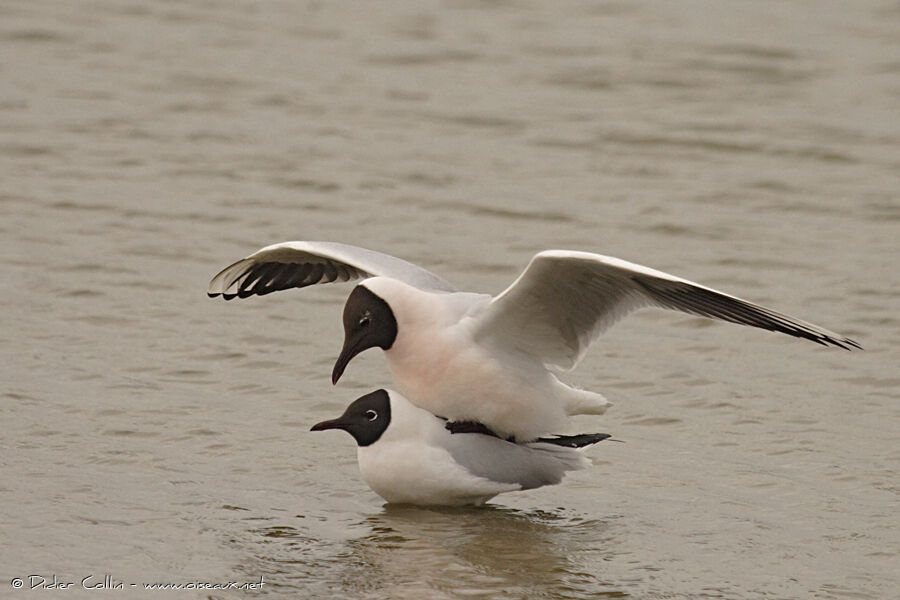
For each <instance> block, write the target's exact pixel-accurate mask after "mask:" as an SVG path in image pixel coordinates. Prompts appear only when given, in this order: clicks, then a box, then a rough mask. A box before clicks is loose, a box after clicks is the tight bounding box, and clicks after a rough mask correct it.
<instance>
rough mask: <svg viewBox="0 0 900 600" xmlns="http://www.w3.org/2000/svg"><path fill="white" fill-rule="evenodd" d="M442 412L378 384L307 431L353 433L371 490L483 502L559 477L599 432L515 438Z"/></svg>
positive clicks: (388, 495)
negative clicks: (468, 426) (454, 423)
mask: <svg viewBox="0 0 900 600" xmlns="http://www.w3.org/2000/svg"><path fill="white" fill-rule="evenodd" d="M446 425H447V421H446V419H441V418H439V417H436V416H434V415H433V414H431V413H429V412H428V411H426V410H423V409H421V408H418V407H417V406H413V405H412V404H411V403H410V402H409V400H407V399H406V398H404V397H403V396H402V395H400V394H398V393H397V392H394V391H390V390H377V391H375V392H372V393H370V394H366V395H365V396H363V397H361V398H359V399H357V400H355V401H354V402H353V403H351V404H350V406H348V407H347V410H346V411H344V414H342V415H341V416H340V417H338V418H337V419H332V420H330V421H323V422H321V423H317V424H316V425H313V427H312V431H323V430H326V429H343V430H344V431H346V432H348V433H349V434H350V435H352V436H353V438H354V439H355V440H356V443H357V445H358V448H357V459H358V460H359V472H360V475H362V478H363V481H365V482H366V484H367V485H368V486H369V487H370V488H372V490H373V491H374V492H375V493H376V494H378V495H379V496H381V497H382V498H384V499H385V500H387V501H388V502H396V503H401V504H427V505H462V504H476V505H478V504H484V503H485V502H486V501H487V500H490V499H491V498H493V497H494V496H496V495H497V494H501V493H503V492H514V491H518V490H531V489H534V488H539V487H542V486H545V485H554V484H557V483H559V482H560V481H562V478H563V476H564V475H565V473H566V471H572V470H575V469H582V468H584V467H585V466H587V465H588V464H589V462H588V461H587V460H586V459H585V458H584V456H582V454H581V452H579V451H578V448H584V447H586V446H590V445H592V444H596V443H597V442H599V441H601V440H604V439H606V438H608V437H609V435H608V434H605V433H593V434H582V435H577V436H562V437H554V438H546V439H544V438H541V439H539V440H537V441H535V442H529V443H524V444H516V443H514V442H510V441H506V440H501V439H500V438H498V437H496V436H493V435H490V434H487V433H451V432H450V431H449V430H448V428H447V427H446Z"/></svg>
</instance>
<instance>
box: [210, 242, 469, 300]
mask: <svg viewBox="0 0 900 600" xmlns="http://www.w3.org/2000/svg"><path fill="white" fill-rule="evenodd" d="M375 276H384V277H391V278H393V279H399V280H401V281H403V282H405V283H408V284H409V285H412V286H415V287H418V288H420V289H424V290H434V291H445V292H454V291H456V288H454V287H453V286H452V285H450V284H449V283H447V282H446V281H444V280H443V279H441V278H440V277H438V276H437V275H435V274H434V273H432V272H431V271H427V270H425V269H423V268H422V267H418V266H416V265H414V264H412V263H409V262H406V261H405V260H402V259H399V258H396V257H394V256H390V255H388V254H382V253H381V252H375V251H373V250H366V249H365V248H359V247H357V246H351V245H349V244H339V243H337V242H282V243H280V244H273V245H271V246H266V247H265V248H262V249H261V250H257V251H256V252H254V253H253V254H251V255H250V256H248V257H247V258H242V259H241V260H239V261H237V262H236V263H234V264H232V265H229V266H227V267H225V268H224V269H222V270H221V271H219V273H218V274H217V275H216V276H215V277H213V278H212V281H210V282H209V289H208V290H207V294H208V295H209V296H210V298H214V297H216V296H222V297H223V298H224V299H225V300H231V299H232V298H234V297H238V298H246V297H247V296H254V295H256V296H263V295H265V294H271V293H272V292H277V291H279V290H286V289H290V288H302V287H306V286H308V285H316V284H320V283H331V282H333V281H351V280H354V279H365V278H367V277H375Z"/></svg>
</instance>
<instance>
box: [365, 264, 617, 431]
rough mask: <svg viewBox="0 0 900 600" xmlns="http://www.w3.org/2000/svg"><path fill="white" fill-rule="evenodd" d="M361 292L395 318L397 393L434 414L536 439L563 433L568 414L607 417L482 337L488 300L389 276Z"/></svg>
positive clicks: (598, 400) (600, 404) (536, 362)
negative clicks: (367, 292)
mask: <svg viewBox="0 0 900 600" xmlns="http://www.w3.org/2000/svg"><path fill="white" fill-rule="evenodd" d="M361 285H364V286H365V287H366V288H367V289H369V290H371V291H372V292H373V293H374V294H375V295H377V296H378V297H380V298H383V299H385V301H386V302H387V303H388V304H389V305H390V307H391V309H392V310H393V313H394V315H395V318H396V319H397V337H396V339H395V340H394V343H393V344H392V345H391V347H390V349H388V350H385V351H384V356H385V358H386V359H387V363H388V367H389V368H390V371H391V375H392V377H393V379H394V384H395V386H396V387H397V388H398V389H399V390H400V392H401V393H402V394H403V395H404V396H406V397H407V398H411V399H414V402H415V404H416V405H417V406H420V407H421V408H424V409H425V410H426V411H428V412H430V413H433V414H436V415H441V416H444V417H447V418H449V419H452V420H454V421H468V420H471V421H478V422H480V423H484V424H485V425H487V426H488V427H490V428H491V429H493V430H494V431H496V432H497V433H498V434H499V435H501V436H503V437H509V436H513V437H515V438H516V439H520V440H531V439H534V438H536V437H538V436H539V435H543V434H546V433H551V432H552V433H560V432H563V431H565V430H566V424H567V416H568V415H572V414H602V413H603V412H604V411H605V410H606V408H607V406H608V405H609V403H608V402H607V401H606V399H604V398H603V396H601V395H600V394H595V393H592V392H586V391H583V390H577V389H575V388H572V387H569V386H567V385H565V384H564V383H562V382H560V381H559V379H557V378H556V376H555V375H554V374H553V373H552V372H551V371H549V370H548V369H547V368H546V367H545V366H544V364H543V363H542V362H541V360H540V357H538V356H535V355H534V354H531V353H528V352H515V351H513V352H510V351H508V350H507V349H503V348H494V347H492V346H491V342H492V340H491V339H489V338H488V339H486V338H484V337H479V332H480V328H481V327H482V326H483V323H482V320H481V319H482V318H483V316H484V314H485V312H486V311H488V310H489V306H490V303H491V297H490V296H488V295H486V294H484V295H483V294H461V293H459V294H447V293H442V292H429V291H425V290H420V289H418V288H415V287H413V286H410V285H407V284H405V283H402V282H399V281H397V280H394V279H390V278H386V277H375V278H372V279H368V280H366V281H365V282H363V283H362V284H361Z"/></svg>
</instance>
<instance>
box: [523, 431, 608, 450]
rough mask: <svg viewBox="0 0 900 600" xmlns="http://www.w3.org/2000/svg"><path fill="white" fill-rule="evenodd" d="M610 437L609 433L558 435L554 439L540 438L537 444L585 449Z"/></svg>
mask: <svg viewBox="0 0 900 600" xmlns="http://www.w3.org/2000/svg"><path fill="white" fill-rule="evenodd" d="M608 437H610V435H609V434H608V433H580V434H578V435H558V436H556V437H552V438H538V439H536V440H535V442H541V443H544V444H554V445H556V446H565V447H566V448H584V447H585V446H591V445H593V444H596V443H597V442H602V441H603V440H605V439H606V438H608Z"/></svg>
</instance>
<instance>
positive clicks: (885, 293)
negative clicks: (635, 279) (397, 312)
mask: <svg viewBox="0 0 900 600" xmlns="http://www.w3.org/2000/svg"><path fill="white" fill-rule="evenodd" d="M898 190H900V4H898V3H897V2H895V1H857V2H852V3H850V2H831V1H820V0H807V1H795V2H777V3H776V2H715V3H709V2H695V1H686V2H673V3H668V2H651V1H641V2H618V3H608V2H603V3H600V2H597V3H580V2H552V3H544V2H516V1H509V2H500V1H498V2H477V1H467V0H459V1H446V2H391V3H378V4H375V3H349V2H293V1H290V2H288V1H284V2H279V1H266V2H255V1H249V0H243V1H236V2H213V1H204V0H190V1H185V2H147V1H141V2H137V1H131V0H84V1H77V2H70V1H63V0H33V1H29V2H24V1H10V0H4V1H2V2H0V249H2V254H0V269H2V270H0V273H2V279H3V281H4V286H3V290H4V294H3V300H2V311H0V324H2V329H0V330H2V335H0V393H2V401H0V413H2V429H0V468H2V478H0V577H2V579H0V597H4V598H6V597H10V598H24V597H31V596H34V595H35V594H38V593H42V594H49V593H51V592H50V591H49V590H43V591H39V590H28V589H23V590H18V591H17V590H14V589H13V588H12V586H11V584H10V581H11V580H12V578H14V577H25V578H27V577H28V575H31V574H36V575H41V576H44V577H46V578H47V579H48V580H49V579H50V577H51V576H52V575H56V576H57V578H58V580H59V581H72V582H75V586H74V588H75V589H69V590H56V591H55V592H54V593H56V594H58V595H60V596H61V597H67V598H74V597H86V598H94V597H98V596H97V594H98V593H100V592H98V591H86V590H83V589H82V588H81V584H80V581H81V579H82V578H83V577H85V576H87V575H92V574H93V575H94V576H95V578H98V579H99V578H102V577H103V576H104V575H110V576H112V578H113V579H114V580H115V581H116V582H122V583H124V584H130V583H136V584H141V583H146V582H171V583H179V582H181V583H184V582H198V581H199V582H211V583H216V582H228V581H236V582H249V581H256V580H258V578H259V577H260V576H263V577H264V580H265V582H266V585H264V586H263V589H262V593H263V595H268V596H273V597H285V598H437V599H443V598H553V599H555V598H578V599H586V598H599V597H609V598H684V599H688V598H691V599H694V598H731V599H748V598H835V599H838V598H840V599H844V598H861V599H885V598H893V597H896V593H897V589H900V556H898V552H900V533H898V525H900V517H898V515H900V511H898V509H900V503H898V494H900V391H898V388H900V375H898V372H900V371H898V365H900V350H898V346H900V318H898V303H897V298H898V294H900V269H898V264H897V263H898V259H900V200H898ZM290 239H325V240H336V241H343V242H349V243H355V244H359V245H362V246H365V247H369V248H373V249H377V250H381V251H385V252H389V253H392V254H395V255H398V256H401V257H404V258H406V259H408V260H412V261H414V262H417V263H419V264H421V265H423V266H425V267H427V268H430V269H432V270H434V271H435V272H437V273H439V274H441V275H442V276H444V277H446V278H447V279H449V280H450V281H453V282H455V283H456V284H457V285H459V286H460V287H462V288H467V289H473V290H479V291H484V292H497V291H500V290H502V289H503V288H505V287H506V286H507V285H508V284H509V283H510V282H511V281H512V280H513V279H514V278H515V276H516V275H517V274H518V273H519V272H520V270H521V269H522V268H523V267H524V266H525V264H526V263H527V261H528V260H529V258H530V257H531V256H532V254H534V253H535V252H536V251H539V250H541V249H545V248H572V249H579V250H586V251H594V252H600V253H604V254H611V255H614V256H619V257H622V258H625V259H628V260H632V261H635V262H639V263H642V264H646V265H650V266H653V267H656V268H659V269H663V270H666V271H669V272H673V273H676V274H678V275H681V276H683V277H687V278H690V279H693V280H696V281H700V282H703V283H705V284H707V285H710V286H714V287H718V288H720V289H724V290H726V291H728V292H730V293H733V294H736V295H739V296H743V297H746V298H748V299H751V300H755V301H758V302H761V303H764V304H766V305H768V306H771V307H773V308H775V309H777V310H781V311H784V312H787V313H788V314H792V315H796V316H799V317H800V318H803V319H807V320H809V321H812V322H814V323H817V324H821V325H824V326H826V327H829V328H832V329H834V330H836V331H839V332H841V333H843V334H846V335H849V336H850V337H853V338H855V339H857V340H858V341H859V342H861V343H862V344H863V345H864V347H865V348H866V350H865V351H864V352H853V353H851V352H844V351H840V350H835V349H826V348H821V347H818V346H816V345H815V344H811V343H809V342H805V341H800V340H794V339H791V338H788V337H786V336H778V335H774V334H770V333H767V332H761V331H757V330H751V329H748V328H741V327H736V326H731V325H727V324H714V323H711V322H708V321H703V320H700V319H695V318H690V317H687V316H684V315H678V314H674V313H664V312H661V311H660V312H653V311H649V312H642V313H639V314H637V315H635V316H632V317H630V318H629V319H627V320H625V321H623V322H621V323H619V324H618V325H617V326H616V327H615V328H614V329H613V330H611V331H610V332H609V333H608V334H607V335H605V336H604V337H602V338H601V339H600V340H599V342H598V343H597V344H596V345H595V347H594V348H593V349H592V350H591V352H590V353H589V355H588V356H587V358H586V359H585V360H584V361H583V363H582V364H581V366H580V367H579V368H578V370H577V371H575V372H574V373H572V374H571V377H568V378H567V380H568V381H570V382H573V383H575V384H578V385H581V386H584V387H587V388H589V389H593V390H597V391H602V392H603V393H604V394H606V395H607V396H608V397H609V398H610V399H611V400H612V401H613V402H614V403H615V406H614V407H613V408H612V409H611V410H610V411H609V412H608V413H607V414H606V415H605V416H603V417H601V418H596V419H585V420H583V421H580V422H579V423H578V425H579V428H580V429H582V430H586V431H608V432H610V433H612V434H614V436H615V437H616V438H618V439H621V440H624V441H625V443H603V444H600V445H599V446H598V447H596V448H595V449H593V450H591V451H590V452H589V456H590V457H591V459H592V461H593V463H594V465H593V467H592V468H591V469H589V470H586V471H582V472H578V473H575V474H573V475H571V476H570V477H569V478H567V480H566V481H565V482H564V483H563V484H562V485H560V486H555V487H550V488H545V489H541V490H535V491H532V492H527V493H521V494H509V495H504V496H500V497H498V498H497V499H495V500H494V501H493V503H492V506H490V507H487V508H484V509H457V510H440V509H419V508H409V507H391V506H387V507H386V506H384V505H383V503H382V501H381V500H380V499H379V498H378V497H377V496H375V494H374V493H372V492H371V491H369V490H368V488H366V486H365V485H364V484H363V483H362V482H361V480H360V479H359V477H358V472H357V467H356V462H355V448H354V446H353V443H352V440H351V439H350V438H349V436H346V435H340V434H338V433H323V434H319V433H310V432H309V431H308V429H309V427H310V426H311V425H312V424H313V423H315V422H317V421H319V420H321V419H324V418H328V417H333V416H335V415H337V414H339V413H340V412H341V411H342V410H343V408H344V406H345V405H346V404H347V403H349V402H350V401H351V400H353V399H354V398H356V397H357V396H359V395H362V394H363V393H365V392H368V391H370V390H372V389H375V388H377V387H382V386H387V385H389V384H390V381H389V379H388V375H387V372H386V367H385V364H384V361H383V358H382V357H381V356H379V355H378V354H377V353H374V352H372V353H366V354H364V355H362V356H360V357H359V358H357V359H356V360H355V361H354V362H353V364H352V365H351V366H350V368H349V369H348V372H347V374H346V376H345V378H344V380H342V381H341V383H340V385H339V386H337V387H336V388H335V387H332V386H331V384H330V381H329V374H330V370H331V365H332V362H333V360H334V358H335V357H336V355H337V352H338V350H339V347H340V343H341V337H342V332H341V327H340V311H341V304H342V301H343V298H344V297H345V296H346V294H347V293H348V292H349V287H346V286H342V287H341V286H331V287H321V288H316V289H307V290H303V291H294V292H287V293H280V294H273V295H271V296H267V297H264V298H254V299H251V300H246V301H234V302H230V303H224V302H221V301H214V300H210V299H208V298H207V297H206V294H205V289H206V284H207V282H208V280H209V278H210V277H211V276H212V275H213V274H214V273H215V272H216V271H218V269H220V268H221V267H223V266H225V265H226V264H228V263H230V262H231V261H233V260H236V259H238V258H240V257H242V256H245V255H246V254H249V253H250V252H252V251H254V250H256V249H257V248H259V247H261V246H263V245H266V244H269V243H274V242H278V241H284V240H290ZM95 582H96V580H95ZM27 585H28V581H27V580H26V588H27ZM138 591H139V588H131V587H127V585H126V590H124V591H122V592H115V593H116V594H118V595H119V596H122V597H124V596H132V595H134V596H142V595H144V594H139V593H138ZM107 593H108V595H110V596H112V595H113V592H107ZM257 593H258V592H257ZM254 594H255V592H242V591H234V590H218V591H215V590H213V591H181V592H177V593H176V592H171V593H170V594H169V595H171V596H172V597H178V598H241V597H248V596H252V595H254ZM146 595H147V597H159V596H166V594H163V593H161V592H155V593H148V594H146ZM41 597H43V596H41Z"/></svg>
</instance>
